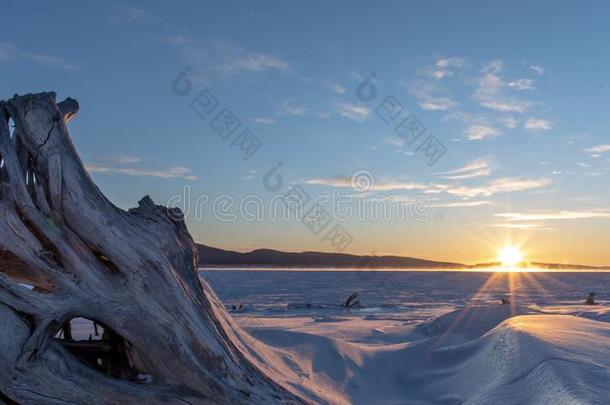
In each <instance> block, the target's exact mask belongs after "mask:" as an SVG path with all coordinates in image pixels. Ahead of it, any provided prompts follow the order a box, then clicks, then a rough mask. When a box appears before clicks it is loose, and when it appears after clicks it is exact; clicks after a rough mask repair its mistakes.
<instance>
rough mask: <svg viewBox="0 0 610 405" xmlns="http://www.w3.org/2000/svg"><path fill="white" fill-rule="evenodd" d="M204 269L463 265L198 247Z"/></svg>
mask: <svg viewBox="0 0 610 405" xmlns="http://www.w3.org/2000/svg"><path fill="white" fill-rule="evenodd" d="M197 248H198V250H199V256H200V258H201V259H200V260H201V264H200V266H201V267H229V266H236V267H311V268H314V267H329V268H331V267H333V268H382V267H391V268H409V269H430V268H461V267H466V266H465V265H464V264H461V263H451V262H438V261H433V260H425V259H417V258H413V257H402V256H357V255H350V254H345V253H324V252H300V253H296V252H282V251H279V250H273V249H257V250H253V251H251V252H246V253H241V252H235V251H231V250H223V249H218V248H214V247H210V246H205V245H201V244H197Z"/></svg>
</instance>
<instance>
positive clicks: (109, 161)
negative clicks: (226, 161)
mask: <svg viewBox="0 0 610 405" xmlns="http://www.w3.org/2000/svg"><path fill="white" fill-rule="evenodd" d="M102 160H103V161H104V163H87V164H85V168H86V169H87V170H88V171H89V173H105V174H119V175H125V176H145V177H158V178H182V179H186V180H197V179H198V177H197V176H195V175H193V172H192V170H191V169H189V168H187V167H182V166H172V167H168V168H166V169H160V170H150V169H142V168H137V167H133V166H130V165H132V164H135V163H139V162H141V161H142V160H141V159H140V158H138V157H136V156H129V155H118V156H113V157H109V158H104V159H102Z"/></svg>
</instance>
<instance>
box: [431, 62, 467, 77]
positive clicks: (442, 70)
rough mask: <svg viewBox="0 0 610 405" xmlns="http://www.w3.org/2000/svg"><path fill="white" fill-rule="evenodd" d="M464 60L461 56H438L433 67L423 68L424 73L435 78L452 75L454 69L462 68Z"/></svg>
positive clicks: (464, 63)
mask: <svg viewBox="0 0 610 405" xmlns="http://www.w3.org/2000/svg"><path fill="white" fill-rule="evenodd" d="M465 65H466V60H465V59H463V58H439V59H437V60H436V63H435V64H434V67H432V68H428V69H426V70H425V73H426V75H428V76H430V77H433V78H435V79H442V78H445V77H448V76H453V75H454V74H455V72H456V70H458V69H460V68H463V67H464V66H465Z"/></svg>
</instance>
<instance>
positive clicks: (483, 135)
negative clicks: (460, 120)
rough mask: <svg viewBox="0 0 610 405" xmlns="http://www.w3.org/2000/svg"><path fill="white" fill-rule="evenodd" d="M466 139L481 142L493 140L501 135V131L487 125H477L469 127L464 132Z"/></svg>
mask: <svg viewBox="0 0 610 405" xmlns="http://www.w3.org/2000/svg"><path fill="white" fill-rule="evenodd" d="M464 134H465V135H466V139H468V140H470V141H480V140H482V139H487V138H492V137H495V136H497V135H499V134H500V130H499V129H497V128H495V127H492V126H490V125H485V124H475V125H471V126H469V127H467V128H466V129H465V130H464Z"/></svg>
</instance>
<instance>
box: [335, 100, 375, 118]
mask: <svg viewBox="0 0 610 405" xmlns="http://www.w3.org/2000/svg"><path fill="white" fill-rule="evenodd" d="M335 108H336V109H337V114H339V115H340V116H341V117H345V118H349V119H350V120H354V121H358V122H360V121H364V120H365V119H367V118H368V116H369V114H370V112H371V111H370V110H369V108H368V107H365V106H363V105H360V104H351V103H346V102H338V103H335Z"/></svg>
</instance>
